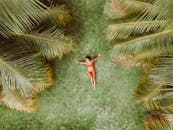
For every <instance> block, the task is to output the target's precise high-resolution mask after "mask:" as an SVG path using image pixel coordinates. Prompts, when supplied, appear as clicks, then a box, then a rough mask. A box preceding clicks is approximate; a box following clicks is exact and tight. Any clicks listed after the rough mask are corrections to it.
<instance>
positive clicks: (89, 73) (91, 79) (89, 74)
mask: <svg viewBox="0 0 173 130" xmlns="http://www.w3.org/2000/svg"><path fill="white" fill-rule="evenodd" d="M88 76H89V77H90V81H91V84H92V86H94V84H93V76H92V73H91V72H89V71H88Z"/></svg>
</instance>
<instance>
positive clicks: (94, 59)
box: [91, 53, 101, 61]
mask: <svg viewBox="0 0 173 130" xmlns="http://www.w3.org/2000/svg"><path fill="white" fill-rule="evenodd" d="M100 56H101V55H100V53H99V54H98V55H97V56H96V57H95V58H93V59H92V60H91V61H96V60H97V59H98V58H99V57H100Z"/></svg>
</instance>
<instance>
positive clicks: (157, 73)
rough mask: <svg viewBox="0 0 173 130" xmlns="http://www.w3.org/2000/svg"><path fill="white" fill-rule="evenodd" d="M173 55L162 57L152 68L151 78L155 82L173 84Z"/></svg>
mask: <svg viewBox="0 0 173 130" xmlns="http://www.w3.org/2000/svg"><path fill="white" fill-rule="evenodd" d="M172 70H173V56H166V57H160V58H158V60H157V63H156V65H155V66H154V67H152V68H151V69H150V73H149V79H150V80H151V81H152V82H153V83H155V84H163V85H169V86H173V80H172V79H173V73H172Z"/></svg>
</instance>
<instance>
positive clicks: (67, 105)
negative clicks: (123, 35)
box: [0, 0, 145, 130]
mask: <svg viewBox="0 0 173 130" xmlns="http://www.w3.org/2000/svg"><path fill="white" fill-rule="evenodd" d="M59 1H60V0H59ZM60 2H62V3H63V2H64V1H60ZM65 2H66V3H67V4H68V5H69V6H70V7H72V8H73V9H72V12H73V15H74V16H73V17H74V20H73V22H72V23H71V25H70V26H69V27H68V32H69V33H71V34H72V35H73V37H74V39H75V41H76V42H77V47H76V49H75V50H74V51H73V52H72V53H71V54H70V55H67V56H65V57H64V58H63V59H62V60H57V62H56V63H55V65H56V67H55V69H56V77H57V78H56V81H55V83H54V85H53V86H52V88H50V89H47V90H45V91H43V92H42V93H41V94H40V98H39V110H38V112H36V113H31V114H30V113H23V112H17V111H15V110H10V109H9V108H7V107H5V106H1V107H0V129H2V130H143V127H142V120H143V116H144V111H145V110H144V108H143V107H142V106H141V105H137V104H135V103H134V101H133V100H132V94H133V91H134V89H136V87H137V85H138V82H139V77H140V70H139V69H126V68H123V67H122V66H120V65H116V64H115V63H113V62H112V61H111V60H110V58H109V50H110V48H111V44H110V43H109V42H107V41H106V40H105V39H104V33H103V30H104V28H105V26H106V20H105V19H104V16H103V15H102V14H103V13H102V12H103V6H104V4H105V1H104V0H65ZM98 52H100V53H101V54H102V57H100V58H99V60H98V61H97V62H96V63H95V66H96V71H97V86H96V87H97V89H96V91H94V90H93V89H92V87H91V84H90V81H89V78H88V76H87V73H86V68H85V66H82V65H77V64H75V63H74V62H72V60H73V59H80V60H82V59H83V57H84V56H85V55H87V54H89V55H91V56H94V55H96V54H97V53H98Z"/></svg>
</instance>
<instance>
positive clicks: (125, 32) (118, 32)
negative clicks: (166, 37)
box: [106, 20, 167, 41]
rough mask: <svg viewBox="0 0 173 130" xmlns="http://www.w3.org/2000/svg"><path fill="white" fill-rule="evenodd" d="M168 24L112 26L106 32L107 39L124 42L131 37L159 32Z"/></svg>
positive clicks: (140, 22) (131, 23)
mask: <svg viewBox="0 0 173 130" xmlns="http://www.w3.org/2000/svg"><path fill="white" fill-rule="evenodd" d="M166 23H167V22H166V21H164V20H160V21H139V22H138V21H136V22H127V23H119V24H110V25H109V26H108V27H107V30H106V38H107V39H108V40H109V41H111V40H114V39H116V40H123V39H127V38H128V37H130V36H134V35H140V34H144V33H151V32H158V31H161V30H163V29H164V28H165V26H166V25H167V24H166Z"/></svg>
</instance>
